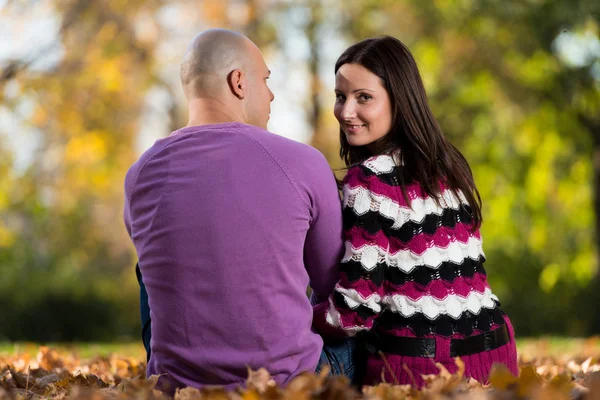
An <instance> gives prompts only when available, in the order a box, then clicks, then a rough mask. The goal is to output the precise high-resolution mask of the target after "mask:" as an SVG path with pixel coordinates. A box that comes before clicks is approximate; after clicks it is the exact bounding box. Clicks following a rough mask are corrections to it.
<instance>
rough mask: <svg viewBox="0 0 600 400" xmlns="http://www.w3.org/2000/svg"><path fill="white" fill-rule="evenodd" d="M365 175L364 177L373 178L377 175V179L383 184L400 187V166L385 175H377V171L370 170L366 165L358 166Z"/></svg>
mask: <svg viewBox="0 0 600 400" xmlns="http://www.w3.org/2000/svg"><path fill="white" fill-rule="evenodd" d="M358 167H359V168H360V170H361V172H362V174H363V176H373V175H377V178H378V179H379V180H380V181H382V182H383V183H385V184H387V185H389V186H400V181H399V180H398V168H399V167H398V166H395V167H394V168H393V169H392V171H391V172H386V173H383V174H381V173H380V174H377V173H375V171H372V170H370V169H369V168H368V167H367V166H366V165H362V164H361V165H359V166H358Z"/></svg>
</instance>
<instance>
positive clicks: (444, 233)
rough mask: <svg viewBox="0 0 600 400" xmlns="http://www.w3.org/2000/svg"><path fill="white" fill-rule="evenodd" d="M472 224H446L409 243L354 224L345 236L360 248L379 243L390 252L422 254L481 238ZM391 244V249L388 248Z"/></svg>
mask: <svg viewBox="0 0 600 400" xmlns="http://www.w3.org/2000/svg"><path fill="white" fill-rule="evenodd" d="M470 227H471V225H467V224H465V223H462V222H460V223H457V224H456V225H455V226H454V228H449V227H446V226H441V227H439V228H438V229H437V230H436V231H435V233H434V234H433V235H431V236H430V235H427V234H426V233H419V234H417V235H415V236H414V237H413V238H412V239H410V241H408V242H407V243H404V242H402V241H401V240H400V239H398V238H395V237H390V238H388V237H387V236H386V235H385V233H384V232H383V231H381V230H380V231H378V232H377V233H375V235H371V234H370V233H369V232H368V231H367V230H365V229H364V228H361V227H358V226H353V227H352V228H351V229H350V230H347V231H346V232H344V238H345V240H346V241H349V242H350V244H351V245H352V247H354V248H355V249H359V248H360V247H362V246H364V245H366V244H369V245H377V246H378V247H380V248H381V249H382V250H383V251H384V252H386V253H388V254H396V253H397V252H398V251H400V250H410V251H411V252H413V253H415V254H418V255H421V254H423V253H424V252H425V251H426V250H427V249H429V248H432V247H437V248H442V249H445V248H448V246H449V245H450V243H451V242H461V243H464V244H466V243H468V242H469V239H470V238H471V237H475V238H477V239H479V240H481V233H480V232H479V230H476V231H475V232H471V231H470V230H469V229H470ZM388 245H389V249H388Z"/></svg>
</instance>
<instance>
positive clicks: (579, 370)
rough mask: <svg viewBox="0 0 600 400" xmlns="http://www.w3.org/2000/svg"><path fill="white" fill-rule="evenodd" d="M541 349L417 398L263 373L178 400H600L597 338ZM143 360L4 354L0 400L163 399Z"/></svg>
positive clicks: (432, 384) (43, 350)
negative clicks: (516, 364) (484, 380)
mask: <svg viewBox="0 0 600 400" xmlns="http://www.w3.org/2000/svg"><path fill="white" fill-rule="evenodd" d="M546 350H547V349H546V348H545V347H544V346H541V347H540V346H537V347H535V348H533V350H532V349H529V350H523V351H521V352H520V364H521V373H520V376H519V377H518V378H517V377H513V376H512V375H511V374H510V373H509V372H508V371H507V370H506V369H504V368H502V367H501V366H496V367H495V368H494V370H493V372H492V375H491V378H490V384H489V385H486V386H483V385H480V384H479V383H478V382H475V381H473V380H469V379H467V378H465V377H463V375H462V370H463V369H462V368H461V367H462V362H461V361H460V360H459V359H457V364H458V366H459V371H458V373H456V374H454V375H453V374H450V373H448V372H447V371H446V370H445V369H444V368H443V367H441V366H440V367H439V368H440V374H439V375H437V376H428V377H426V380H427V381H428V382H429V383H428V386H427V387H426V388H424V389H423V390H421V391H416V390H414V389H412V388H411V387H410V386H408V385H406V386H401V385H394V384H393V383H382V384H380V385H378V386H364V387H363V388H362V390H361V391H358V390H356V389H353V388H352V387H351V386H349V385H348V382H347V381H346V380H345V379H344V378H341V377H337V378H331V377H328V376H327V375H326V373H322V374H320V375H315V374H304V375H300V376H298V377H297V378H296V379H294V380H293V381H292V382H291V383H290V384H289V385H287V386H286V387H285V388H280V387H278V386H277V385H276V384H275V383H274V382H273V381H272V380H271V379H270V376H269V374H268V373H267V371H266V370H264V369H259V370H258V371H252V370H249V375H248V379H247V381H246V385H245V387H240V388H239V389H238V390H236V391H229V392H227V391H224V390H223V389H220V388H216V387H212V388H206V389H203V390H197V389H194V388H185V389H180V390H178V392H177V393H176V394H175V399H178V400H188V399H190V400H191V399H211V400H221V399H232V400H259V399H272V400H276V399H284V400H285V399H307V400H308V399H348V400H351V399H373V400H378V399H381V400H384V399H502V400H504V399H524V398H531V399H557V400H558V399H600V362H599V360H600V350H599V348H598V339H590V340H588V341H586V342H585V343H584V344H583V345H582V346H577V347H576V348H575V349H570V350H569V352H568V353H567V352H566V348H565V353H561V352H560V349H558V351H557V349H556V348H554V349H553V351H546ZM145 367H146V366H145V364H144V363H143V362H141V361H140V359H139V358H136V357H129V356H124V355H119V354H116V353H111V354H108V355H102V356H96V357H93V358H89V359H81V358H79V357H78V356H77V355H76V354H75V353H74V352H68V351H64V350H56V349H55V348H50V347H45V346H40V347H39V348H38V349H37V352H36V354H32V353H31V352H23V353H20V352H18V351H15V352H13V353H12V354H7V353H5V354H1V353H0V400H4V399H28V400H29V399H31V400H38V399H74V398H84V399H98V400H100V399H157V400H158V399H166V398H167V397H166V396H165V395H164V394H162V393H161V392H160V391H158V390H156V389H155V388H154V385H155V383H156V381H157V378H158V377H156V376H153V377H151V378H150V379H146V378H145Z"/></svg>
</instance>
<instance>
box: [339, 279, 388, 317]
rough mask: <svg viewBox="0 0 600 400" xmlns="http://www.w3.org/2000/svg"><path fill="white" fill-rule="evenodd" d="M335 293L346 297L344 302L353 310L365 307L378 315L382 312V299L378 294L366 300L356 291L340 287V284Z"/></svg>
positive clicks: (372, 294) (373, 294)
mask: <svg viewBox="0 0 600 400" xmlns="http://www.w3.org/2000/svg"><path fill="white" fill-rule="evenodd" d="M335 291H337V292H339V293H341V294H342V296H344V301H345V302H346V304H348V307H350V308H351V309H356V308H357V307H359V306H365V307H368V308H370V309H371V310H373V311H374V312H376V313H379V312H381V305H380V303H381V297H380V296H379V295H378V294H377V293H371V295H370V296H369V297H367V298H364V297H363V296H362V295H361V294H360V293H358V292H357V291H356V290H355V289H346V288H343V287H341V286H339V283H338V284H337V285H336V287H335Z"/></svg>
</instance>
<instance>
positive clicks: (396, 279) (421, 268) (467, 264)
mask: <svg viewBox="0 0 600 400" xmlns="http://www.w3.org/2000/svg"><path fill="white" fill-rule="evenodd" d="M484 262H485V258H484V257H483V256H479V258H478V259H477V260H473V259H471V258H465V259H464V260H463V262H462V263H460V264H456V263H453V262H450V261H444V262H443V263H442V265H440V267H439V268H438V269H433V268H430V267H428V266H425V265H417V266H416V267H415V268H414V269H413V270H412V271H411V272H409V273H406V272H404V271H402V270H401V269H400V268H398V267H390V266H388V265H387V264H386V263H377V265H376V266H375V268H373V269H372V270H370V271H366V270H365V268H364V267H363V265H362V264H361V263H360V261H354V260H350V261H348V262H344V263H342V272H344V273H345V274H346V276H347V277H348V280H349V281H350V282H355V281H357V280H359V279H360V278H364V279H366V280H371V281H373V283H374V284H375V285H376V286H377V287H380V286H381V285H382V284H383V282H384V281H388V282H391V283H392V284H394V285H397V286H400V285H403V284H405V283H406V282H416V283H418V284H420V285H423V286H427V285H428V284H429V283H431V281H434V280H439V279H443V280H444V281H447V282H450V283H452V282H454V280H455V279H456V278H457V277H459V276H463V277H465V278H472V277H473V276H474V275H475V273H477V272H478V273H481V274H484V275H486V272H485V268H484V267H483V263H484Z"/></svg>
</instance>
